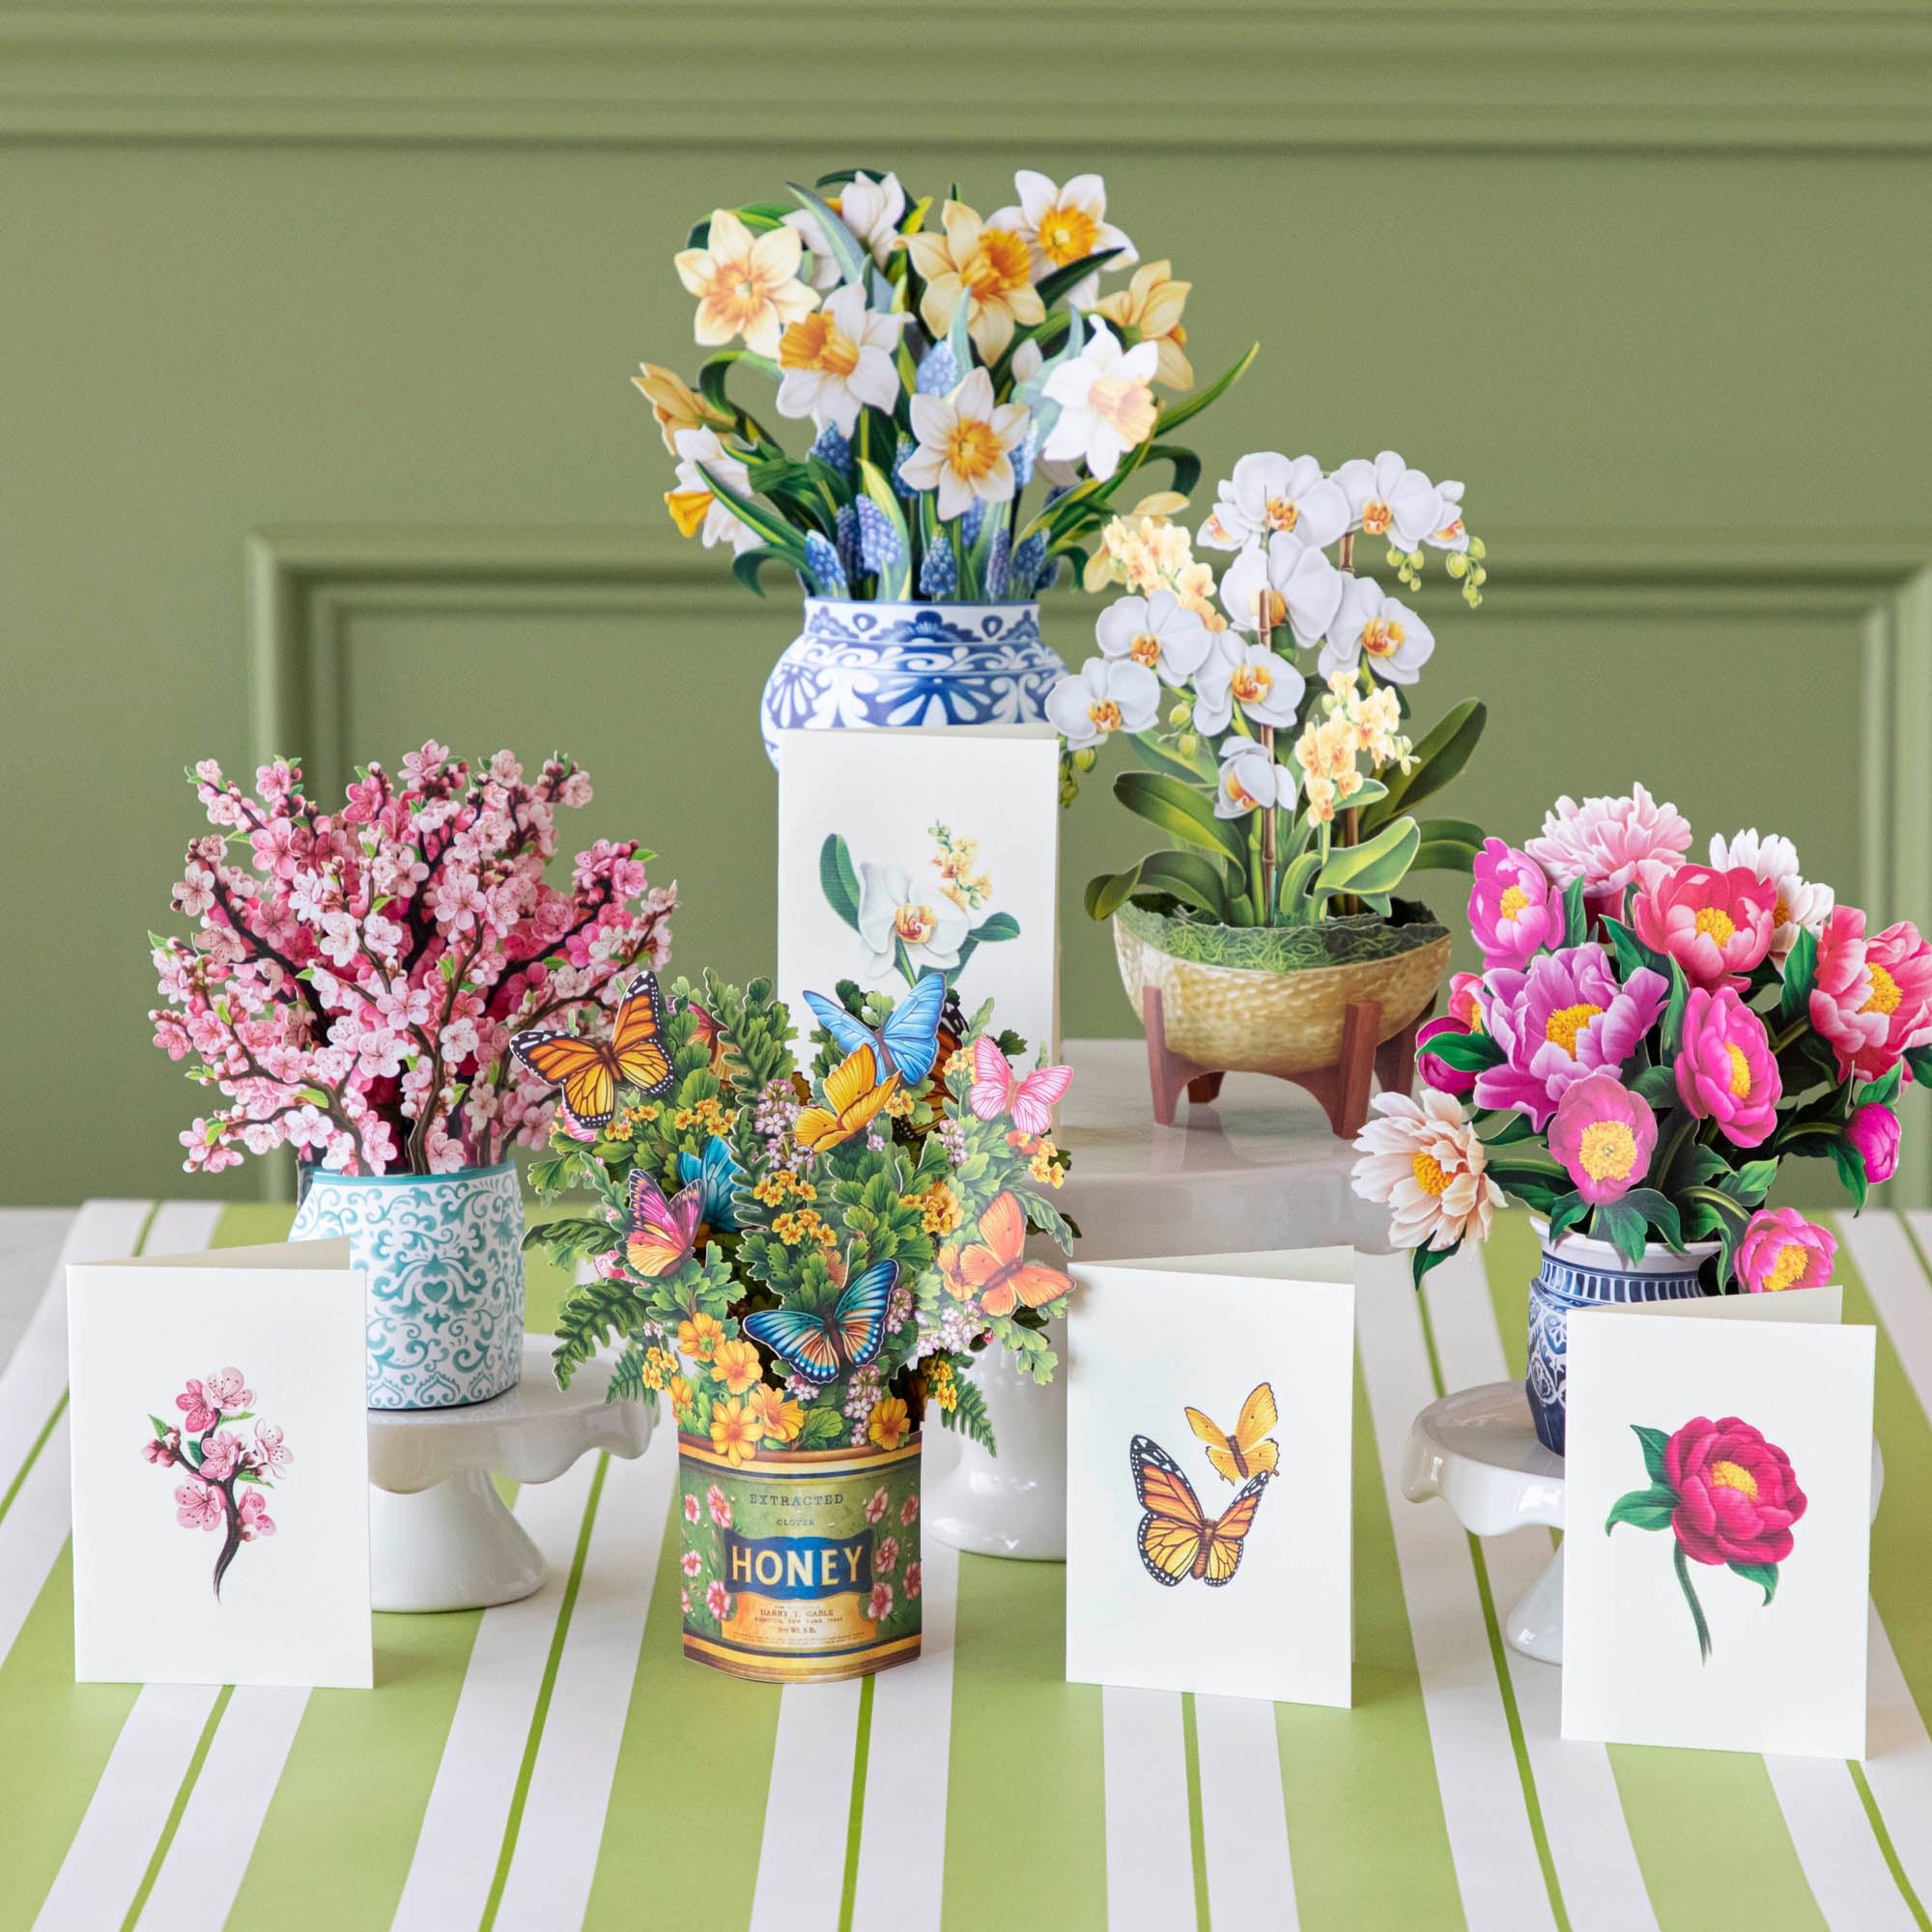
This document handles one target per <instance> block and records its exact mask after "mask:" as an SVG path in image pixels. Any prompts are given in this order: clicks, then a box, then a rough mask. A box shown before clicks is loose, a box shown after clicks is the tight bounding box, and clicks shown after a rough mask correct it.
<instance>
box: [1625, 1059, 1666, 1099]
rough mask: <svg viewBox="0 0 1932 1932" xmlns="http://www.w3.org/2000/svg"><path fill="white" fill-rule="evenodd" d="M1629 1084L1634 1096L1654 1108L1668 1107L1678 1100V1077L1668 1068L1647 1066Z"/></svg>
mask: <svg viewBox="0 0 1932 1932" xmlns="http://www.w3.org/2000/svg"><path fill="white" fill-rule="evenodd" d="M1627 1084H1628V1085H1629V1087H1630V1090H1631V1092H1632V1093H1633V1094H1636V1095H1637V1097H1638V1098H1639V1099H1642V1100H1647V1101H1649V1102H1650V1104H1651V1105H1652V1106H1653V1107H1658V1108H1662V1107H1668V1106H1670V1105H1672V1104H1673V1103H1674V1102H1675V1100H1676V1098H1677V1076H1676V1075H1675V1074H1674V1073H1672V1072H1671V1070H1670V1068H1669V1067H1667V1066H1646V1067H1645V1068H1644V1069H1643V1071H1642V1072H1641V1073H1639V1074H1638V1075H1637V1076H1636V1078H1635V1079H1634V1080H1632V1081H1630V1082H1628V1083H1627Z"/></svg>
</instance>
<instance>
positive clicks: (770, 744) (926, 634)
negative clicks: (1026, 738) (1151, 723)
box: [759, 597, 1065, 765]
mask: <svg viewBox="0 0 1932 1932" xmlns="http://www.w3.org/2000/svg"><path fill="white" fill-rule="evenodd" d="M1063 676H1065V666H1064V665H1063V664H1062V663H1061V662H1060V660H1059V659H1058V658H1057V657H1055V656H1054V654H1053V653H1052V652H1051V651H1050V650H1048V649H1047V647H1046V646H1045V645H1044V644H1043V643H1042V642H1041V641H1040V636H1039V606H1038V605H1037V604H855V603H846V602H842V601H840V600H838V599H837V598H830V597H808V598H807V599H806V600H805V629H804V630H803V631H802V632H801V633H800V634H799V635H798V637H797V638H795V639H793V640H792V642H791V644H790V645H789V646H788V647H787V648H786V650H785V653H784V655H783V656H782V657H781V658H780V659H779V661H778V663H777V664H776V665H774V666H773V667H772V674H771V676H770V678H769V679H767V680H766V683H765V693H764V697H763V700H762V702H761V704H760V706H759V722H760V725H761V727H762V729H763V732H764V739H765V752H766V754H767V755H768V756H769V757H770V759H771V761H772V763H773V764H775V765H776V764H777V763H778V761H779V746H778V734H779V732H781V731H795V730H819V731H836V730H849V729H853V728H861V729H863V728H867V727H872V728H877V727H879V726H891V725H899V726H904V725H1037V724H1041V723H1044V722H1045V720H1046V696H1047V693H1048V692H1050V691H1051V690H1052V689H1053V687H1054V684H1055V683H1056V681H1057V680H1058V679H1060V678H1061V677H1063Z"/></svg>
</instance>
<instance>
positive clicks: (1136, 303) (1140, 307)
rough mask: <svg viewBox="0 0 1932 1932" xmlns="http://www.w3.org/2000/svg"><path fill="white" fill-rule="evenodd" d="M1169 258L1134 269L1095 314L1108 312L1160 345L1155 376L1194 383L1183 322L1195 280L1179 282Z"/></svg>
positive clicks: (1187, 385) (1176, 385) (1173, 385)
mask: <svg viewBox="0 0 1932 1932" xmlns="http://www.w3.org/2000/svg"><path fill="white" fill-rule="evenodd" d="M1168 270H1169V265H1168V264H1167V263H1165V262H1149V263H1148V264H1147V265H1146V266H1145V267H1143V268H1140V269H1136V270H1134V278H1133V280H1132V281H1131V282H1129V283H1128V284H1127V286H1126V287H1125V288H1123V289H1116V290H1115V291H1114V293H1113V294H1112V295H1110V296H1104V297H1102V298H1101V299H1100V300H1099V301H1097V302H1095V303H1094V314H1095V315H1104V316H1105V317H1106V318H1107V320H1108V321H1109V322H1111V323H1114V324H1116V325H1118V326H1119V327H1122V328H1131V329H1132V330H1134V332H1135V334H1136V335H1137V336H1138V338H1139V339H1140V340H1141V341H1142V342H1152V343H1156V344H1158V345H1159V349H1160V360H1159V361H1158V362H1157V363H1155V364H1154V372H1153V378H1154V381H1155V382H1156V383H1163V384H1166V385H1167V387H1168V388H1170V389H1191V388H1193V386H1194V365H1193V363H1191V362H1190V361H1188V359H1187V351H1186V349H1185V347H1184V345H1185V343H1186V341H1187V331H1186V329H1185V328H1183V327H1181V325H1180V312H1181V310H1182V309H1183V308H1185V307H1186V306H1187V294H1188V291H1189V290H1190V289H1192V288H1193V286H1194V284H1193V283H1192V282H1177V281H1176V280H1175V279H1174V278H1173V276H1172V275H1171V274H1170V273H1169V271H1168Z"/></svg>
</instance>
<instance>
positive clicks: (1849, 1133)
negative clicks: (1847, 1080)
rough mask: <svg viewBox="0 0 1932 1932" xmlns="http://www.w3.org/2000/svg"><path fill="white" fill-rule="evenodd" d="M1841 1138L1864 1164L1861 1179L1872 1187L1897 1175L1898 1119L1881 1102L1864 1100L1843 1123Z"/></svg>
mask: <svg viewBox="0 0 1932 1932" xmlns="http://www.w3.org/2000/svg"><path fill="white" fill-rule="evenodd" d="M1845 1138H1846V1139H1847V1140H1848V1141H1850V1142H1851V1144H1852V1145H1853V1146H1854V1147H1855V1148H1857V1149H1858V1151H1859V1152H1860V1153H1861V1155H1862V1156H1863V1158H1864V1163H1865V1179H1867V1180H1869V1181H1870V1182H1871V1184H1872V1185H1873V1186H1874V1187H1876V1186H1878V1185H1879V1183H1880V1182H1881V1181H1886V1180H1889V1179H1891V1177H1892V1176H1893V1175H1894V1174H1896V1173H1897V1172H1898V1116H1897V1115H1896V1114H1894V1113H1893V1112H1892V1111H1891V1109H1890V1108H1889V1107H1888V1106H1887V1105H1886V1104H1885V1102H1884V1101H1883V1100H1867V1101H1866V1102H1865V1104H1864V1105H1863V1106H1862V1107H1861V1108H1859V1109H1858V1110H1857V1112H1855V1113H1854V1114H1853V1115H1852V1118H1851V1119H1850V1120H1849V1121H1847V1122H1845Z"/></svg>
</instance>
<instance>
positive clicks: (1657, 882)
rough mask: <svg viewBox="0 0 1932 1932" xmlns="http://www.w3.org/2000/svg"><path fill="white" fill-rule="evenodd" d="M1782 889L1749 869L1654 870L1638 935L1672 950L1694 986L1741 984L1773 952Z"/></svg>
mask: <svg viewBox="0 0 1932 1932" xmlns="http://www.w3.org/2000/svg"><path fill="white" fill-rule="evenodd" d="M1776 905H1777V888H1776V886H1774V885H1772V884H1771V883H1770V882H1769V881H1768V880H1765V879H1760V878H1759V877H1758V875H1757V874H1756V873H1755V872H1754V871H1752V870H1751V869H1750V867H1748V866H1733V867H1731V868H1730V870H1729V871H1725V872H1719V871H1714V870H1713V869H1712V868H1711V867H1709V866H1678V867H1673V868H1672V869H1671V870H1670V871H1667V872H1652V873H1650V874H1648V875H1647V876H1646V878H1645V881H1644V889H1643V891H1642V892H1640V893H1639V894H1638V895H1637V898H1636V903H1635V907H1634V914H1633V917H1634V923H1635V926H1636V936H1637V937H1638V938H1639V939H1641V940H1642V941H1643V943H1644V944H1645V945H1646V946H1649V947H1653V948H1655V949H1656V951H1658V952H1667V953H1669V954H1670V956H1671V957H1672V958H1673V959H1674V960H1676V961H1677V963H1678V964H1679V965H1680V966H1682V967H1683V969H1684V977H1685V978H1686V979H1687V980H1690V983H1691V984H1692V985H1693V986H1742V985H1743V984H1744V983H1745V980H1746V976H1747V974H1748V973H1749V972H1750V970H1751V968H1752V967H1753V966H1755V965H1756V964H1757V963H1758V961H1759V960H1760V959H1762V958H1763V957H1764V955H1765V954H1766V953H1767V952H1770V951H1771V935H1772V928H1773V926H1774V924H1775V923H1776V921H1775V917H1774V915H1775V909H1776Z"/></svg>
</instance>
